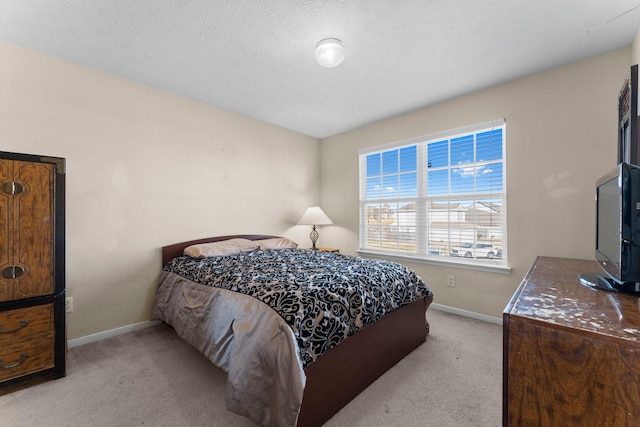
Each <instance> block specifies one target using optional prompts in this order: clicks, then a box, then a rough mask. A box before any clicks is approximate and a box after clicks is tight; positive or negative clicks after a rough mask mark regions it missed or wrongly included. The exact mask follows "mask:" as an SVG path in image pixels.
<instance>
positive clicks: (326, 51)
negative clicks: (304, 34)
mask: <svg viewBox="0 0 640 427" xmlns="http://www.w3.org/2000/svg"><path fill="white" fill-rule="evenodd" d="M315 56H316V61H317V62H318V64H320V65H322V66H323V67H325V68H333V67H337V66H338V65H340V64H342V61H344V46H343V45H342V42H341V41H340V40H338V39H324V40H320V41H319V42H318V44H317V45H316V50H315Z"/></svg>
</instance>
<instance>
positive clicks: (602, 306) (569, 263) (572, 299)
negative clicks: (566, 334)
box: [504, 257, 640, 344]
mask: <svg viewBox="0 0 640 427" xmlns="http://www.w3.org/2000/svg"><path fill="white" fill-rule="evenodd" d="M599 270H600V267H599V266H598V264H597V263H596V262H595V261H587V260H577V259H568V258H551V257H538V259H536V262H535V263H534V264H533V266H532V267H531V269H530V270H529V273H528V274H527V276H526V277H525V278H524V280H523V281H522V283H521V284H520V286H519V287H518V290H517V291H516V293H515V294H514V296H513V298H512V299H511V301H510V302H509V304H508V305H507V307H506V308H505V311H504V313H505V316H506V315H509V316H519V317H523V318H528V319H532V320H538V321H542V322H547V323H552V324H557V325H560V326H563V327H567V328H571V329H576V330H582V331H586V332H595V333H598V334H604V335H609V336H612V337H616V338H622V339H626V340H629V341H635V342H637V343H639V344H640V297H638V296H635V295H628V294H622V293H617V292H607V291H604V290H600V289H592V288H590V287H587V286H584V285H582V284H581V283H580V281H579V279H578V276H579V275H580V274H581V273H585V272H591V271H599Z"/></svg>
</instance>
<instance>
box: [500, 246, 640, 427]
mask: <svg viewBox="0 0 640 427" xmlns="http://www.w3.org/2000/svg"><path fill="white" fill-rule="evenodd" d="M587 271H599V267H598V265H597V264H596V262H595V261H584V260H574V259H565V258H548V257H539V258H538V259H537V260H536V262H535V263H534V265H533V266H532V267H531V270H530V271H529V273H528V274H527V276H526V277H525V278H524V280H523V281H522V283H521V284H520V286H519V287H518V290H517V291H516V293H515V294H514V296H513V298H512V299H511V301H510V302H509V304H508V305H507V307H506V309H505V311H504V360H503V362H504V378H503V381H504V383H503V425H504V426H581V427H585V426H598V427H603V426H616V427H617V426H637V425H638V423H639V422H640V298H638V297H637V296H633V295H625V294H619V293H610V292H606V291H602V290H595V289H591V288H588V287H586V286H583V285H581V284H580V282H579V280H578V275H579V274H580V273H583V272H587Z"/></svg>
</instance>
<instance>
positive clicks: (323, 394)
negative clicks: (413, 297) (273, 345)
mask: <svg viewBox="0 0 640 427" xmlns="http://www.w3.org/2000/svg"><path fill="white" fill-rule="evenodd" d="M432 299H433V298H429V299H426V298H425V299H421V300H418V301H415V302H413V303H411V304H409V305H406V306H404V307H402V308H400V309H398V310H396V311H394V312H392V313H390V314H388V315H387V316H385V317H384V318H382V319H381V320H379V321H378V322H376V323H375V324H374V325H371V326H369V327H368V328H366V329H363V330H362V331H359V332H358V333H357V334H355V335H352V336H351V337H349V338H348V339H346V340H345V341H343V342H341V343H340V344H339V345H338V346H336V347H334V348H332V349H331V350H329V351H327V352H326V353H324V354H323V355H322V356H320V357H319V358H318V359H317V360H316V361H315V362H313V363H312V364H310V365H309V366H308V367H307V368H306V369H305V374H306V375H307V385H306V387H305V389H304V398H303V400H302V409H301V410H300V415H299V417H298V427H314V426H320V425H322V424H324V423H325V422H326V421H328V420H329V419H330V418H331V417H332V416H334V415H335V414H336V413H337V412H338V411H339V410H340V409H342V408H343V407H344V406H345V405H346V404H347V403H349V402H350V401H351V400H352V399H353V398H354V397H356V396H357V395H358V394H360V393H361V392H362V391H363V390H364V389H365V388H367V387H368V386H369V385H370V384H372V383H373V382H374V381H375V380H376V379H378V378H379V377H380V376H381V375H382V374H384V373H385V372H386V371H388V370H389V369H390V368H391V367H393V366H394V365H395V364H396V363H398V362H399V361H400V360H402V359H403V358H404V357H405V356H406V355H407V354H409V353H411V352H412V351H413V350H414V349H415V348H416V347H418V346H419V345H420V344H422V343H423V342H425V340H426V335H427V334H428V333H429V325H428V323H427V320H426V317H425V314H426V310H427V308H428V306H429V304H431V300H432Z"/></svg>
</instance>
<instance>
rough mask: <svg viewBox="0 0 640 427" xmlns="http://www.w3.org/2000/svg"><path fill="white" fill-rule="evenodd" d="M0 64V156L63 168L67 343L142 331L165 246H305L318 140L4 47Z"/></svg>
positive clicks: (314, 199)
mask: <svg viewBox="0 0 640 427" xmlns="http://www.w3.org/2000/svg"><path fill="white" fill-rule="evenodd" d="M0 64H2V66H0V88H2V91H1V93H2V96H0V141H1V142H0V150H2V151H13V152H20V153H30V154H41V155H48V156H60V157H65V158H66V159H67V176H66V182H67V192H66V194H67V203H66V209H67V216H66V225H67V233H66V244H67V251H66V256H67V294H68V295H70V296H72V297H73V298H74V306H75V310H74V312H73V313H70V314H69V315H68V322H67V325H68V336H69V338H77V337H82V336H86V335H89V334H92V333H96V332H101V331H105V330H109V329H113V328H116V327H120V326H124V325H129V324H133V323H136V322H140V321H144V320H147V319H148V318H149V310H150V304H151V300H152V296H153V292H154V290H155V286H156V279H157V276H158V272H159V270H160V268H161V267H160V258H159V256H160V252H159V248H160V247H161V246H163V245H165V244H169V243H175V242H177V241H184V240H189V239H194V238H200V237H207V236H213V235H221V234H233V233H265V234H266V233H269V234H278V235H287V236H288V237H291V238H293V239H295V240H297V241H299V242H301V243H302V242H304V243H307V240H308V230H307V228H306V227H300V226H297V227H296V226H295V223H296V221H297V220H298V218H299V217H300V215H302V212H303V211H304V209H305V208H306V207H307V206H310V205H314V204H317V203H318V200H319V168H320V164H319V141H318V140H316V139H314V138H310V137H306V136H302V135H300V134H296V133H293V132H290V131H286V130H283V129H281V128H278V127H275V126H271V125H268V124H265V123H262V122H259V121H256V120H252V119H249V118H245V117H242V116H239V115H237V114H233V113H230V112H228V111H224V110H221V109H217V108H213V107H210V106H207V105H204V104H201V103H198V102H195V101H191V100H188V99H186V98H182V97H179V96H175V95H171V94H169V93H166V92H163V91H160V90H157V89H154V88H151V87H148V86H144V85H140V84H137V83H134V82H131V81H127V80H124V79H120V78H117V77H114V76H112V75H108V74H105V73H101V72H97V71H95V70H92V69H89V68H85V67H81V66H78V65H76V64H72V63H70V62H66V61H63V60H60V59H56V58H52V57H50V56H46V55H42V54H39V53H36V52H33V51H29V50H25V49H22V48H19V47H17V46H15V45H11V44H7V43H3V42H0Z"/></svg>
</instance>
